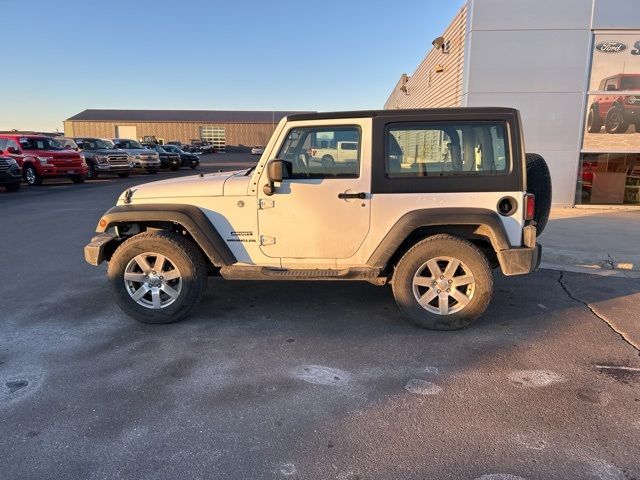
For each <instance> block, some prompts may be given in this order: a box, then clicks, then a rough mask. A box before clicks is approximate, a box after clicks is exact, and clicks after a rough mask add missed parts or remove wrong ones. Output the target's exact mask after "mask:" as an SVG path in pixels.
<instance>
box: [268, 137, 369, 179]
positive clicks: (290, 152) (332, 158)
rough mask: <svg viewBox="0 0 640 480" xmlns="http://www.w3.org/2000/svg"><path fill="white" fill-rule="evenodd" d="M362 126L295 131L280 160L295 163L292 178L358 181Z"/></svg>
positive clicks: (281, 153)
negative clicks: (349, 179) (355, 179)
mask: <svg viewBox="0 0 640 480" xmlns="http://www.w3.org/2000/svg"><path fill="white" fill-rule="evenodd" d="M360 137H361V135H360V127H356V126H345V127H306V128H294V129H292V130H291V131H289V133H288V134H287V138H286V140H285V142H284V144H283V145H282V148H281V149H280V153H279V154H278V158H279V159H282V160H287V161H289V162H291V164H292V166H293V168H292V175H291V176H290V178H294V179H295V178H299V179H303V178H358V177H359V175H360V145H361V143H360Z"/></svg>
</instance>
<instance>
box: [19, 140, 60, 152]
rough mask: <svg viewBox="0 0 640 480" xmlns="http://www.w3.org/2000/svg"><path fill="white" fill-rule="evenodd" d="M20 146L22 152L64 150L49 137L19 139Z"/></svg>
mask: <svg viewBox="0 0 640 480" xmlns="http://www.w3.org/2000/svg"><path fill="white" fill-rule="evenodd" d="M20 146H21V147H22V149H23V150H64V149H65V148H64V147H63V146H62V145H61V144H60V142H58V141H57V140H54V139H53V138H50V137H21V138H20Z"/></svg>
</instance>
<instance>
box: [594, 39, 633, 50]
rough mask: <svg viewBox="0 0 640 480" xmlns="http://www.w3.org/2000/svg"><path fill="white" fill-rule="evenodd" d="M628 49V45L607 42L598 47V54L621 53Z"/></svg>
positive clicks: (599, 44)
mask: <svg viewBox="0 0 640 480" xmlns="http://www.w3.org/2000/svg"><path fill="white" fill-rule="evenodd" d="M626 49H627V45H626V44H624V43H622V42H616V41H613V40H611V41H606V42H600V43H598V44H597V45H596V52H602V53H620V52H624V51H625V50H626Z"/></svg>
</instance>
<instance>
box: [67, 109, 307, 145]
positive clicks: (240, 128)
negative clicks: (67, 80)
mask: <svg viewBox="0 0 640 480" xmlns="http://www.w3.org/2000/svg"><path fill="white" fill-rule="evenodd" d="M294 113H301V112H278V111H224V110H85V111H83V112H80V113H78V114H77V115H74V116H73V117H71V118H69V119H67V120H66V121H65V122H64V134H65V136H67V137H98V138H129V139H138V140H139V139H142V138H143V137H145V136H155V137H156V138H157V139H162V140H164V141H165V142H170V141H174V140H177V141H180V142H182V143H189V142H191V140H195V139H197V140H207V141H209V142H211V143H212V144H213V145H214V147H215V148H216V149H218V150H220V151H224V150H225V149H227V148H228V149H238V148H240V149H242V148H250V147H252V146H254V145H266V144H267V142H268V141H269V138H270V137H271V134H272V133H273V131H274V129H275V127H276V125H277V124H278V122H279V121H280V120H281V119H282V118H283V117H285V116H287V115H292V114H294Z"/></svg>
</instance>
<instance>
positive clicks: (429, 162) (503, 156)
mask: <svg viewBox="0 0 640 480" xmlns="http://www.w3.org/2000/svg"><path fill="white" fill-rule="evenodd" d="M385 132H386V133H385V137H386V139H385V172H386V175H387V177H390V178H393V177H400V178H404V177H430V176H431V177H437V176H446V175H502V174H506V173H508V171H509V168H510V163H509V149H508V146H507V143H506V142H507V139H506V138H507V137H506V127H505V125H504V124H503V123H484V122H483V123H446V124H442V123H440V124H432V123H423V124H422V123H421V124H416V123H411V124H404V123H396V124H390V125H387V127H386V129H385Z"/></svg>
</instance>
